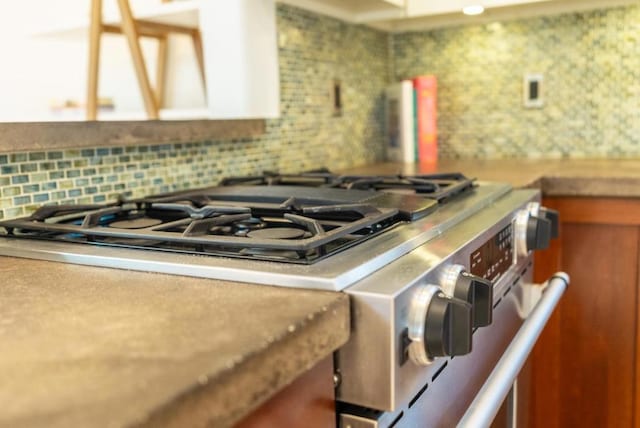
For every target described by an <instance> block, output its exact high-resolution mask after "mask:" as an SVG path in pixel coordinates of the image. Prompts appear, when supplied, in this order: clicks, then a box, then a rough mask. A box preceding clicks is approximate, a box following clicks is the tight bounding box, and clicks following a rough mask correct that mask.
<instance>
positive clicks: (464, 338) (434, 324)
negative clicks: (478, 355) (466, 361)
mask: <svg viewBox="0 0 640 428" xmlns="http://www.w3.org/2000/svg"><path fill="white" fill-rule="evenodd" d="M424 328H425V329H424V343H425V348H426V351H427V354H428V355H429V356H430V357H431V358H434V357H444V356H454V355H465V354H468V353H469V352H471V334H472V324H471V305H470V304H469V303H467V302H465V301H462V300H460V299H455V298H450V297H447V296H446V295H445V294H444V293H442V292H438V293H436V294H435V295H434V296H433V297H432V298H431V302H430V304H429V307H428V309H427V315H426V319H425V326H424Z"/></svg>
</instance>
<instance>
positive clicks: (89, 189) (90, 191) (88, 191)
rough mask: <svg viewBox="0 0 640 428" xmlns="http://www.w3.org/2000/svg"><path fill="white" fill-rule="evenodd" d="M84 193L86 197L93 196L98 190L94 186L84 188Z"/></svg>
mask: <svg viewBox="0 0 640 428" xmlns="http://www.w3.org/2000/svg"><path fill="white" fill-rule="evenodd" d="M84 193H85V194H87V195H95V194H96V193H98V188H97V187H95V186H89V187H85V189H84Z"/></svg>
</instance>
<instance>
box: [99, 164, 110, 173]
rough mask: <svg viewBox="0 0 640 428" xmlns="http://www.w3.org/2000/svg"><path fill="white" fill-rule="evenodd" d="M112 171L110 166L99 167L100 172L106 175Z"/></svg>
mask: <svg viewBox="0 0 640 428" xmlns="http://www.w3.org/2000/svg"><path fill="white" fill-rule="evenodd" d="M111 171H112V169H111V167H110V166H101V167H100V168H98V173H100V174H103V175H106V174H109V173H110V172H111Z"/></svg>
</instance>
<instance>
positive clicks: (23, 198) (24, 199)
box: [13, 195, 31, 205]
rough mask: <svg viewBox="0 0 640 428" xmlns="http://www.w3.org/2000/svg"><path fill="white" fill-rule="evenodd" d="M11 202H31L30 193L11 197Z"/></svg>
mask: <svg viewBox="0 0 640 428" xmlns="http://www.w3.org/2000/svg"><path fill="white" fill-rule="evenodd" d="M13 203H14V204H15V205H26V204H30V203H31V195H26V196H16V197H15V198H13Z"/></svg>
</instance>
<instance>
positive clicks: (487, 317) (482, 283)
mask: <svg viewBox="0 0 640 428" xmlns="http://www.w3.org/2000/svg"><path fill="white" fill-rule="evenodd" d="M440 285H441V286H442V291H444V292H445V293H446V294H448V295H449V296H452V297H455V298H456V299H460V300H464V301H465V302H467V303H469V304H470V305H471V318H472V324H473V328H478V327H486V326H488V325H489V324H491V320H492V318H493V283H492V282H491V281H489V280H488V279H484V278H481V277H479V276H476V275H472V274H470V273H469V272H467V271H466V270H465V267H464V266H462V265H457V264H456V265H450V266H447V267H446V268H444V269H443V271H442V273H441V276H440Z"/></svg>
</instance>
